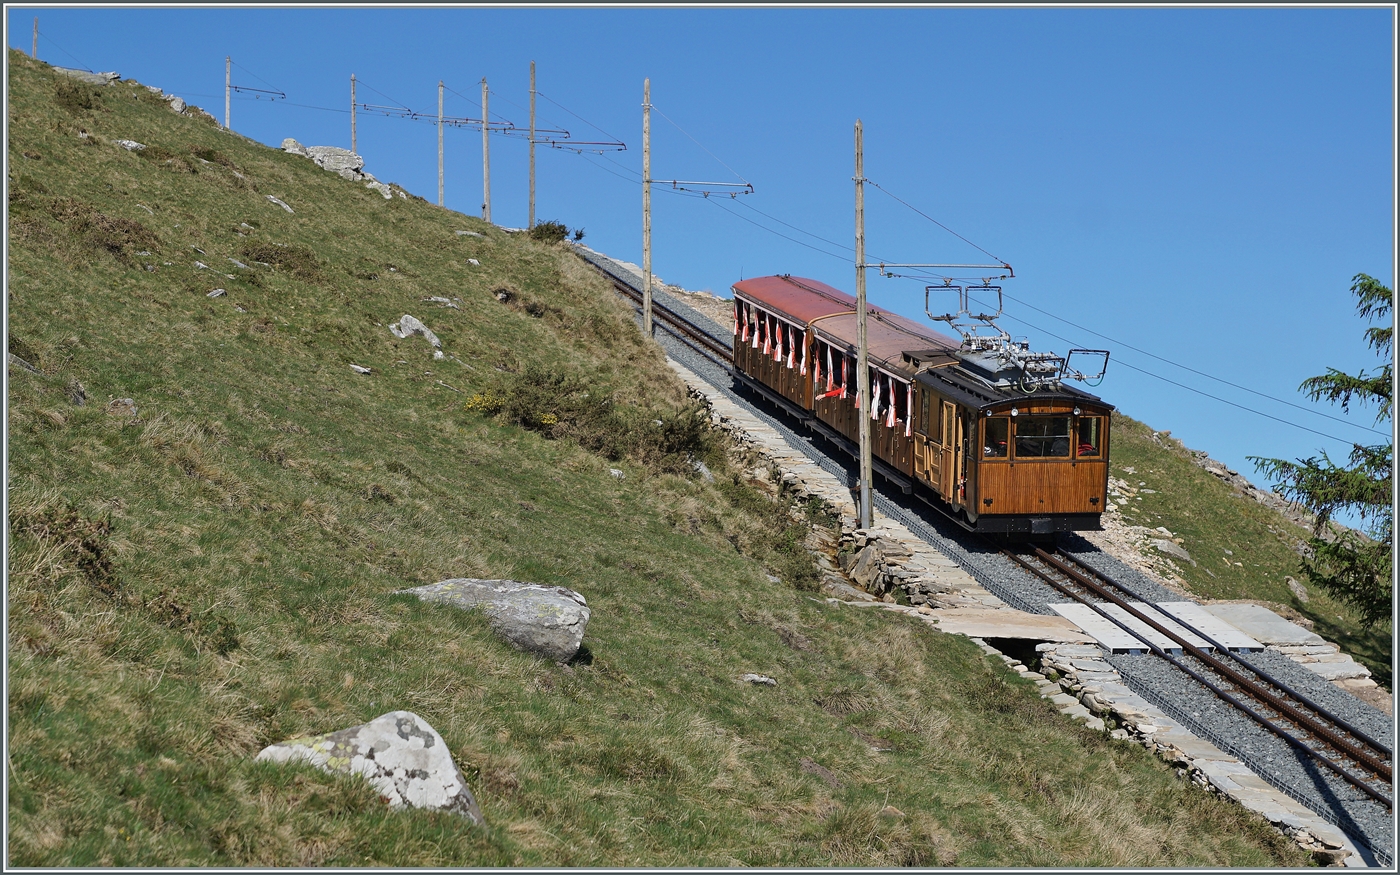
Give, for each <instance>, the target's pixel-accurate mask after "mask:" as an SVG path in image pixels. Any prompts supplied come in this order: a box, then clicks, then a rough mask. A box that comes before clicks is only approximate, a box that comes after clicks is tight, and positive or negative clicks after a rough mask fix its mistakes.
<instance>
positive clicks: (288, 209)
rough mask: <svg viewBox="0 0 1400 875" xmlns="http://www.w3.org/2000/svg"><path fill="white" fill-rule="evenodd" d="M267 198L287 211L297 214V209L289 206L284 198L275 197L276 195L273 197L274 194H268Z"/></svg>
mask: <svg viewBox="0 0 1400 875" xmlns="http://www.w3.org/2000/svg"><path fill="white" fill-rule="evenodd" d="M267 199H268V200H269V201H272V202H273V203H274V204H277V206H279V207H281V208H282V209H284V210H286V211H287V212H289V213H292V214H295V213H296V211H295V210H293V209H292V208H291V207H289V206H287V204H286V202H284V201H283V200H282V199H280V198H275V197H273V196H272V195H268V196H267Z"/></svg>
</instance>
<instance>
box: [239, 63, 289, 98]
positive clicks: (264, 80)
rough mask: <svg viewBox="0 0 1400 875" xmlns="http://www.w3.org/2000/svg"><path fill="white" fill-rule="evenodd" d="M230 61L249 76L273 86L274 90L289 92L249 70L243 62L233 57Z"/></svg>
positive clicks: (283, 92) (281, 92)
mask: <svg viewBox="0 0 1400 875" xmlns="http://www.w3.org/2000/svg"><path fill="white" fill-rule="evenodd" d="M229 63H230V64H232V65H233V66H235V67H237V68H238V69H240V70H242V71H243V72H244V73H247V74H248V75H249V76H252V77H253V78H254V79H256V80H258V81H259V82H261V83H262V84H264V85H266V86H267V87H268V88H271V89H272V90H273V91H276V92H277V93H278V94H286V93H287V92H285V91H283V90H282V89H281V88H278V87H277V86H276V85H273V84H272V83H271V82H269V81H267V80H266V79H264V78H263V77H261V76H259V75H258V74H257V73H254V72H253V71H252V70H249V69H248V68H247V67H245V66H243V65H242V64H240V63H238V62H237V61H235V60H234V59H233V58H232V57H230V58H229Z"/></svg>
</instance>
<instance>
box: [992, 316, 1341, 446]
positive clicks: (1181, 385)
mask: <svg viewBox="0 0 1400 875" xmlns="http://www.w3.org/2000/svg"><path fill="white" fill-rule="evenodd" d="M1007 317H1008V318H1009V319H1011V320H1012V321H1013V322H1020V323H1021V324H1022V325H1025V326H1028V327H1030V328H1034V329H1035V330H1036V331H1039V332H1042V333H1044V334H1048V335H1049V336H1051V337H1053V338H1055V339H1056V340H1063V341H1064V342H1065V343H1068V344H1070V345H1073V344H1074V341H1072V340H1070V339H1069V338H1067V337H1061V336H1060V335H1058V334H1056V333H1055V332H1053V331H1050V330H1048V329H1045V328H1041V327H1040V326H1039V325H1036V324H1034V323H1032V322H1027V321H1026V320H1025V319H1021V318H1019V317H1016V316H1011V315H1010V314H1007ZM1118 364H1119V365H1121V366H1123V367H1125V368H1128V369H1129V370H1133V371H1137V372H1138V373H1139V374H1146V375H1147V376H1149V377H1152V378H1154V379H1158V380H1161V381H1162V382H1164V383H1170V384H1171V385H1173V386H1176V387H1178V388H1181V389H1185V390H1186V391H1188V392H1194V393H1196V394H1197V395H1204V396H1205V397H1207V398H1210V399H1212V400H1214V401H1219V402H1220V403H1221V404H1227V405H1229V406H1230V407H1234V408H1236V409H1238V410H1243V411H1245V412H1246V413H1253V414H1254V415H1255V416H1262V417H1264V418H1265V419H1271V420H1273V421H1274V422H1280V423H1283V424H1284V425H1291V426H1292V427H1294V428H1297V429H1302V430H1303V431H1307V432H1311V433H1313V434H1315V435H1318V436H1319V437H1325V438H1327V439H1328V440H1333V441H1337V442H1338V443H1342V444H1348V445H1350V446H1356V441H1349V440H1347V439H1346V438H1339V437H1337V436H1336V435H1331V434H1327V433H1326V432H1321V431H1318V430H1317V429H1315V428H1308V427H1307V426H1306V425H1299V424H1298V423H1296V422H1293V421H1292V420H1288V419H1280V418H1279V417H1277V416H1272V415H1270V414H1268V413H1264V412H1263V411H1261V410H1255V409H1254V408H1252V407H1246V406H1244V405H1243V404H1237V403H1235V402H1234V401H1228V400H1226V399H1224V398H1221V397H1220V396H1218V395H1212V394H1210V393H1209V392H1204V391H1202V390H1200V389H1195V388H1192V387H1191V386H1188V385H1186V384H1185V383H1178V382H1177V381H1176V380H1173V379H1170V378H1169V377H1164V376H1162V375H1161V374H1154V373H1152V372H1151V371H1148V370H1144V369H1143V368H1139V367H1136V366H1134V365H1130V364H1128V363H1127V362H1125V361H1123V360H1121V359H1119V360H1118Z"/></svg>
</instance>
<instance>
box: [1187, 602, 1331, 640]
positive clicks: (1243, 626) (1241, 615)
mask: <svg viewBox="0 0 1400 875" xmlns="http://www.w3.org/2000/svg"><path fill="white" fill-rule="evenodd" d="M1202 607H1203V608H1205V609H1206V610H1207V611H1209V612H1210V613H1212V614H1214V615H1215V616H1217V617H1219V618H1220V619H1222V620H1224V621H1225V622H1227V623H1229V624H1230V625H1232V626H1234V627H1235V628H1236V629H1239V630H1240V631H1242V632H1244V633H1245V634H1247V635H1249V636H1250V637H1251V638H1253V639H1255V640H1256V641H1259V642H1261V643H1263V644H1325V643H1326V642H1325V641H1323V640H1322V636H1320V635H1316V634H1314V633H1312V632H1309V631H1308V630H1307V629H1304V628H1303V627H1302V626H1299V625H1297V624H1295V623H1290V622H1288V621H1287V620H1285V619H1284V618H1282V617H1280V616H1279V615H1278V614H1275V613H1274V612H1273V611H1271V610H1269V609H1268V608H1265V607H1262V606H1260V605H1250V604H1213V605H1202Z"/></svg>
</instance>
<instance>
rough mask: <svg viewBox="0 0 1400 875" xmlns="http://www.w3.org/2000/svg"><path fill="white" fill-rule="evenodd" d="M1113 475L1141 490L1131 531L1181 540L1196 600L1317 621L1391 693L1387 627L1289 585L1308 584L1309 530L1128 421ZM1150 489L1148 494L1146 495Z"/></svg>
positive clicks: (1129, 513)
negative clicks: (1239, 602) (1365, 625)
mask: <svg viewBox="0 0 1400 875" xmlns="http://www.w3.org/2000/svg"><path fill="white" fill-rule="evenodd" d="M1113 426H1114V433H1113V442H1114V443H1113V474H1114V476H1117V477H1121V478H1123V479H1124V480H1126V481H1127V482H1128V483H1130V484H1131V485H1132V486H1134V487H1136V486H1137V484H1139V483H1143V484H1146V486H1145V487H1143V491H1142V492H1140V493H1139V494H1138V495H1137V496H1135V497H1133V498H1131V499H1130V500H1128V501H1126V502H1119V504H1120V506H1122V507H1123V508H1124V510H1123V518H1124V520H1126V521H1127V522H1129V523H1131V524H1133V525H1139V526H1147V527H1149V528H1155V527H1157V526H1165V527H1166V528H1167V529H1169V530H1170V531H1171V532H1172V533H1173V534H1175V535H1177V536H1179V537H1180V538H1182V540H1183V542H1184V543H1183V544H1182V546H1183V547H1185V548H1186V550H1187V551H1188V552H1189V553H1190V554H1191V558H1192V559H1193V560H1195V564H1194V565H1193V564H1191V563H1190V562H1184V561H1177V562H1175V565H1176V567H1177V568H1178V569H1179V573H1180V575H1181V577H1182V578H1183V579H1184V580H1185V581H1186V583H1187V584H1188V585H1189V586H1190V588H1191V591H1192V592H1194V593H1196V594H1197V595H1200V596H1203V597H1205V598H1211V599H1254V600H1258V601H1264V602H1271V603H1273V604H1276V605H1283V606H1285V608H1284V609H1285V610H1287V608H1292V609H1293V610H1296V611H1297V612H1298V613H1300V614H1302V615H1303V616H1304V617H1307V618H1308V619H1310V620H1312V621H1313V631H1315V632H1317V633H1318V634H1319V635H1321V636H1322V637H1324V638H1326V639H1327V640H1329V641H1334V642H1336V643H1338V644H1340V645H1341V646H1342V649H1343V650H1345V651H1346V652H1348V653H1350V654H1351V655H1352V656H1353V658H1355V659H1356V660H1357V661H1358V662H1361V663H1363V664H1364V665H1365V666H1366V667H1367V668H1369V669H1370V670H1371V673H1372V675H1373V677H1374V678H1375V680H1376V682H1377V683H1378V684H1380V685H1381V686H1383V687H1385V688H1386V689H1391V671H1390V660H1391V653H1392V649H1393V632H1392V629H1391V627H1390V624H1389V623H1383V624H1379V625H1377V626H1376V627H1374V628H1372V629H1370V630H1369V631H1368V630H1363V629H1362V628H1361V626H1360V624H1359V622H1358V621H1357V615H1356V611H1355V610H1354V609H1352V608H1351V607H1350V606H1349V605H1346V604H1344V603H1341V602H1339V601H1337V600H1336V599H1333V598H1331V597H1329V596H1328V595H1326V594H1325V593H1323V592H1321V591H1318V590H1316V589H1312V590H1310V592H1309V595H1308V601H1306V602H1303V601H1300V600H1299V599H1298V597H1297V596H1295V595H1294V594H1293V592H1292V591H1291V590H1290V589H1289V588H1288V585H1287V584H1286V583H1285V582H1284V579H1285V578H1286V577H1289V576H1293V577H1294V578H1296V579H1298V580H1306V578H1305V577H1304V576H1303V575H1302V574H1301V573H1300V572H1299V570H1298V552H1297V547H1298V546H1299V545H1300V544H1301V543H1302V542H1303V541H1304V540H1305V539H1306V537H1307V531H1306V530H1305V529H1303V528H1300V527H1299V526H1297V525H1294V524H1293V523H1290V522H1289V521H1287V520H1286V519H1284V518H1283V517H1282V516H1281V515H1280V514H1279V513H1277V512H1275V511H1274V510H1272V509H1270V508H1267V507H1264V506H1263V505H1261V504H1259V503H1258V502H1256V501H1253V500H1251V499H1248V498H1245V497H1243V496H1241V495H1240V494H1239V493H1237V492H1236V491H1235V490H1234V489H1232V488H1231V487H1230V486H1229V485H1227V484H1225V483H1222V482H1221V481H1220V480H1218V479H1216V478H1215V477H1213V476H1211V475H1210V474H1209V473H1208V472H1206V471H1205V470H1204V469H1202V468H1200V467H1198V466H1197V465H1196V464H1195V463H1194V462H1192V460H1191V455H1190V452H1189V451H1188V450H1187V449H1186V448H1185V447H1183V446H1182V445H1181V444H1180V443H1179V442H1178V441H1176V440H1173V439H1171V438H1170V437H1157V438H1155V439H1154V437H1153V435H1154V434H1156V432H1154V430H1153V429H1152V428H1150V427H1148V426H1146V425H1144V424H1142V423H1140V422H1137V421H1136V420H1133V419H1132V418H1130V417H1127V416H1122V415H1115V416H1114V421H1113ZM1147 490H1150V491H1147Z"/></svg>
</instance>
